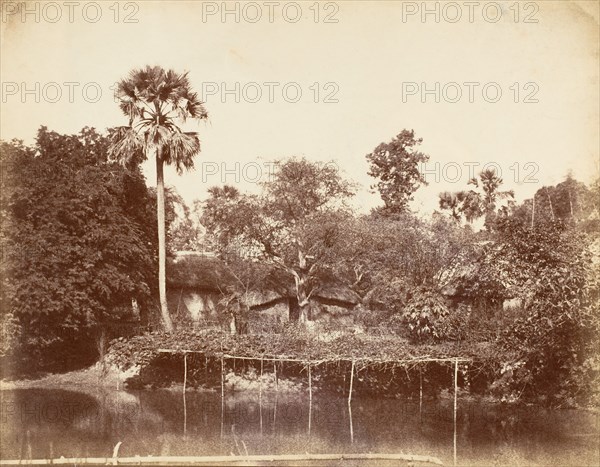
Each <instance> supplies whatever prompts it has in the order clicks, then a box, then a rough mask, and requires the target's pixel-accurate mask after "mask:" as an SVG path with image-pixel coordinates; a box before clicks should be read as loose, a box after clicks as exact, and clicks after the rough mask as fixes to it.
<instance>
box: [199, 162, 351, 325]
mask: <svg viewBox="0 0 600 467" xmlns="http://www.w3.org/2000/svg"><path fill="white" fill-rule="evenodd" d="M263 188H264V191H263V193H262V194H261V195H259V196H257V195H244V194H241V193H240V192H239V191H238V190H237V189H235V188H233V187H223V188H212V189H211V190H210V191H209V193H210V198H209V199H208V200H207V201H206V203H205V209H204V215H203V218H202V223H203V225H204V226H205V227H206V228H207V231H208V232H209V234H210V235H212V237H213V238H214V239H215V242H216V243H217V245H219V247H220V248H221V249H222V250H223V249H226V250H232V249H233V250H235V251H237V252H238V254H239V255H240V256H241V257H246V258H259V259H261V260H263V261H266V262H267V263H268V264H271V265H272V266H274V267H276V268H278V269H279V270H280V271H282V272H283V273H285V274H286V275H287V276H288V277H289V278H290V279H292V280H293V282H294V289H295V292H296V297H297V300H298V306H299V310H300V312H299V319H300V321H301V322H306V321H308V320H309V319H310V298H311V296H312V294H313V293H314V292H315V291H316V290H317V289H318V287H319V285H320V284H321V283H322V277H323V274H325V273H326V271H327V269H328V265H329V264H330V263H331V262H332V261H334V260H335V254H334V253H335V249H334V245H335V244H336V243H337V242H338V241H339V239H340V238H341V237H342V236H343V234H344V233H343V230H342V228H341V226H342V225H343V220H344V219H346V218H347V217H348V216H349V214H348V210H347V208H346V206H345V200H346V199H347V198H348V197H350V196H352V195H353V187H352V185H351V184H350V183H348V182H346V181H344V180H343V179H342V178H341V177H340V175H339V173H338V170H337V167H335V166H334V165H333V164H325V165H321V164H317V163H312V162H309V161H307V160H306V159H304V158H302V159H296V158H291V159H287V160H282V161H277V162H276V163H275V172H274V174H273V176H272V177H271V179H270V180H269V181H266V182H265V183H264V184H263Z"/></svg>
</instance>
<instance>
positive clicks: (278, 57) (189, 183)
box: [0, 0, 600, 214]
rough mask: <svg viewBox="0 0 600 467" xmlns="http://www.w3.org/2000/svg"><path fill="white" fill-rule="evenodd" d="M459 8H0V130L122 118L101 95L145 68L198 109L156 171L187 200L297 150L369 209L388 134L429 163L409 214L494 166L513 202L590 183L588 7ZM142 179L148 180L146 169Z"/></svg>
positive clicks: (593, 17)
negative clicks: (184, 147)
mask: <svg viewBox="0 0 600 467" xmlns="http://www.w3.org/2000/svg"><path fill="white" fill-rule="evenodd" d="M475 3H476V4H477V5H474V4H469V2H454V3H453V2H427V3H426V4H424V3H422V2H400V1H396V2H376V1H369V2H366V1H365V2H361V1H339V2H321V3H319V4H317V3H315V2H314V1H310V2H296V3H294V2H286V1H279V2H274V3H269V2H251V3H244V2H228V3H227V5H226V8H228V9H229V11H230V13H229V14H226V15H225V17H223V16H222V13H223V8H224V6H223V3H222V2H199V1H198V2H191V1H189V2H183V1H169V2H166V1H165V2H162V1H139V2H120V4H116V3H115V2H114V0H111V1H109V2H96V3H94V2H87V1H78V2H75V3H72V4H69V3H68V2H62V1H58V2H27V6H26V8H27V11H25V12H24V11H22V8H23V7H22V6H20V5H17V4H16V3H14V2H6V1H2V7H3V10H2V32H1V34H2V37H1V40H2V46H1V47H2V49H1V70H0V80H1V81H2V110H1V113H0V119H1V120H0V136H1V138H2V139H4V140H10V139H12V138H19V139H23V140H25V141H26V142H28V143H31V142H33V138H34V136H35V132H36V130H37V128H39V126H40V125H46V126H48V127H49V128H50V129H52V130H55V131H57V132H61V133H76V132H78V131H79V130H81V128H83V127H84V126H93V127H96V128H97V129H99V130H102V131H104V130H105V129H106V128H107V127H111V126H116V125H124V124H126V118H125V117H124V116H123V115H122V114H121V113H120V111H119V109H118V107H117V105H116V103H115V102H114V99H113V96H112V91H111V90H110V88H111V86H112V85H113V83H115V82H116V81H118V80H119V79H120V78H122V77H125V76H126V75H127V73H128V72H129V71H130V70H131V69H132V68H137V67H141V66H144V65H146V64H151V65H161V66H163V67H165V68H171V67H172V68H174V69H175V70H176V71H189V73H190V75H189V76H190V79H191V82H192V84H193V87H194V88H195V90H197V91H198V92H199V93H200V94H202V95H203V98H204V100H205V101H206V108H207V110H208V112H209V115H210V120H209V121H208V122H207V123H201V124H200V126H199V127H198V130H199V132H200V137H201V140H202V152H201V154H200V155H199V156H198V158H197V170H196V171H195V172H191V173H188V174H186V175H184V176H181V177H179V176H177V175H176V174H175V172H174V171H173V170H167V171H166V177H167V183H168V184H170V185H174V186H175V187H176V188H177V190H178V191H179V192H180V193H181V195H182V196H183V197H184V199H185V200H186V201H187V202H191V201H192V200H194V199H196V198H204V197H205V195H206V189H207V188H208V187H210V186H213V185H222V184H223V182H227V183H229V184H234V185H235V184H236V183H235V182H236V180H235V177H236V176H238V177H240V178H244V176H245V177H246V178H249V179H250V180H247V181H246V182H242V183H240V184H239V186H240V188H241V189H242V190H245V189H256V185H255V184H253V183H252V181H253V180H254V179H256V177H257V175H258V174H257V169H259V170H261V171H262V172H263V175H265V176H266V174H267V172H268V170H269V166H268V164H267V162H268V161H270V160H273V159H277V158H283V157H287V156H294V155H296V156H298V155H302V156H306V157H307V158H308V159H310V160H315V161H317V160H319V161H329V160H334V161H335V162H336V164H338V165H339V166H340V168H341V169H342V170H343V172H344V174H345V176H346V177H348V178H350V179H352V180H354V181H356V182H357V183H359V184H360V185H361V186H362V188H361V190H360V194H359V196H358V197H357V199H356V202H355V205H356V206H357V207H358V208H361V209H363V210H367V209H368V208H370V207H373V206H375V205H377V204H379V202H380V201H379V198H378V195H374V194H370V193H369V190H368V186H369V185H370V184H371V183H373V180H372V179H370V177H368V176H367V175H366V172H367V170H368V165H367V162H366V160H365V155H366V154H367V153H369V152H371V151H372V150H373V149H374V148H375V147H376V146H377V145H378V144H379V143H381V142H384V141H385V142H387V141H389V140H391V138H392V137H393V136H394V135H396V134H398V133H399V132H400V131H401V130H402V129H404V128H407V129H414V130H415V132H416V135H417V136H418V137H421V138H423V145H422V147H421V150H422V151H423V152H425V153H427V154H429V155H430V157H431V159H430V162H429V164H427V167H426V168H425V169H426V170H428V171H429V172H430V174H429V175H428V180H429V182H430V184H429V186H427V187H424V188H421V189H420V190H419V191H418V192H417V194H416V200H415V202H414V203H413V205H412V207H413V208H414V209H416V210H419V211H420V212H421V213H423V214H428V213H430V212H431V211H432V210H433V209H435V208H436V207H437V195H438V193H439V192H440V191H444V190H450V191H455V190H460V189H464V188H465V186H466V183H467V181H468V176H469V168H468V164H471V163H472V164H473V165H472V167H474V170H475V171H476V172H478V171H479V170H481V168H482V167H483V165H484V164H486V163H495V164H497V165H496V167H498V168H499V169H500V171H501V175H502V177H503V179H504V181H505V188H506V189H511V188H512V189H514V190H515V192H516V195H517V199H518V200H523V199H524V198H527V197H530V196H531V195H532V194H533V193H534V192H535V190H537V189H538V188H539V187H541V186H543V185H549V184H556V183H558V182H560V181H562V180H563V179H564V177H565V176H566V174H567V173H568V172H569V171H572V172H573V174H574V175H575V177H576V178H578V179H580V180H582V181H585V182H586V183H589V182H591V181H592V180H593V179H595V178H596V177H598V174H599V166H598V159H599V146H600V141H599V136H598V128H599V123H600V122H599V102H600V96H599V63H598V62H599V48H598V42H599V33H598V31H599V20H598V18H599V3H598V2H597V1H589V2H567V1H538V2H515V1H514V0H513V1H510V2H502V1H501V2H486V1H480V2H475ZM424 5H426V7H427V8H428V9H429V10H430V13H428V14H426V16H425V17H423V16H422V14H423V13H424V11H423V7H424ZM498 5H500V6H501V9H500V10H499V9H498V8H497V6H498ZM117 6H118V8H117ZM436 10H437V11H436ZM24 13H26V14H24ZM259 13H260V17H259ZM317 13H318V18H317V17H316V15H317ZM236 14H237V15H238V16H237V18H236ZM297 14H301V15H302V16H301V17H299V19H298V20H297V22H294V21H295V20H296V15H297ZM459 14H460V18H459V17H458V16H459ZM436 15H438V17H437V18H436ZM496 19H497V21H496ZM126 20H128V21H137V23H134V22H126ZM315 20H317V21H315ZM326 20H327V21H326ZM332 20H337V22H330V21H332ZM436 20H437V21H436ZM517 20H518V21H517ZM526 20H527V21H528V22H526ZM94 21H95V22H94ZM451 21H455V22H451ZM494 21H496V22H494ZM532 21H537V22H532ZM65 83H67V84H65ZM68 83H73V84H68ZM236 83H239V84H238V86H239V87H238V88H237V90H236ZM265 83H267V84H265ZM268 83H272V84H268ZM315 83H316V84H315ZM327 83H329V84H327ZM436 83H437V86H438V89H439V91H436ZM449 83H454V84H449ZM464 83H472V84H464ZM528 83H529V84H528ZM84 88H85V92H84ZM284 88H285V90H286V92H285V93H284V92H283V89H284ZM484 88H485V90H486V91H485V93H484V92H483V89H484ZM98 90H99V91H100V93H101V94H100V95H99V96H98V98H97V97H96V96H97V91H98ZM227 90H229V91H230V92H229V93H227V92H226V91H227ZM298 90H300V91H301V93H302V94H301V96H300V98H299V101H298V102H292V101H293V100H294V99H295V97H296V92H297V91H298ZM317 90H318V93H317ZM423 90H430V91H431V92H430V93H429V94H424V95H422V93H421V91H423ZM498 90H500V91H501V93H502V94H501V96H499V98H498V101H497V102H492V101H493V100H495V99H496V92H497V91H498ZM270 91H271V92H272V99H270V97H271V96H269V93H270ZM457 91H459V92H461V93H462V94H461V96H458V95H457ZM257 92H260V93H261V94H260V95H258V94H257ZM470 92H471V93H472V96H470V95H469V94H470ZM70 93H71V94H72V95H69V94H70ZM436 98H437V99H438V100H439V102H435V100H436ZM36 100H37V101H38V102H36ZM236 100H237V101H238V102H236ZM252 100H255V101H257V102H251V101H252ZM315 100H316V101H317V102H315ZM326 100H330V101H332V102H325V101H326ZM453 100H454V101H457V102H452V101H453ZM515 100H517V101H518V102H515ZM527 100H529V101H532V102H525V101H527ZM271 101H272V102H271ZM436 163H439V166H436ZM528 163H529V165H527V164H528ZM236 164H239V165H236ZM465 164H467V165H465ZM474 164H479V165H474ZM457 167H458V168H460V169H461V173H457V171H456V168H457ZM144 171H145V173H146V176H147V177H148V183H149V184H151V185H152V184H154V182H155V180H154V177H155V172H154V168H153V164H152V163H147V164H145V165H144ZM227 171H228V172H227ZM434 172H437V174H438V177H439V179H438V181H436V179H435V178H436V176H435V174H434ZM444 174H445V177H444ZM527 176H529V179H528V181H529V183H524V179H526V177H527ZM444 178H446V180H444ZM452 179H454V180H455V181H454V182H452ZM536 180H537V182H536Z"/></svg>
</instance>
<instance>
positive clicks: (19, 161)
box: [0, 127, 156, 370]
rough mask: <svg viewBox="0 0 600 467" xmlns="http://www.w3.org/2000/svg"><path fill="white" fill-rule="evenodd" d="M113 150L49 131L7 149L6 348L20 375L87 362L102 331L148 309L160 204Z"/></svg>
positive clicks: (103, 141)
mask: <svg viewBox="0 0 600 467" xmlns="http://www.w3.org/2000/svg"><path fill="white" fill-rule="evenodd" d="M108 145H109V141H108V139H107V138H106V137H104V136H101V135H99V134H98V133H96V132H95V131H94V130H93V129H89V128H85V129H83V130H82V131H81V133H79V134H78V135H72V136H66V135H60V134H58V133H55V132H51V131H48V130H47V129H46V128H45V127H42V128H41V129H40V130H39V132H38V135H37V139H36V144H35V146H34V147H31V148H29V147H25V146H23V145H22V143H20V142H16V141H13V142H10V143H7V142H2V143H1V150H2V166H3V167H2V169H3V170H2V173H3V177H2V187H1V192H2V206H1V209H0V216H1V221H2V233H1V235H0V243H1V245H2V252H3V264H2V294H1V298H2V306H1V309H2V322H3V325H6V326H7V327H5V328H4V329H3V331H4V332H7V337H11V345H10V347H7V348H5V349H4V352H5V356H6V355H7V354H8V355H10V356H11V357H12V358H14V359H17V361H16V364H18V366H20V367H21V369H27V370H35V369H39V368H49V367H51V366H52V365H54V368H57V365H59V366H60V365H62V366H63V367H67V366H68V365H70V364H71V365H74V364H77V363H78V364H81V363H84V362H86V360H87V362H89V359H91V358H94V357H95V356H96V351H97V349H96V347H95V343H94V342H95V339H94V337H95V334H96V333H97V332H98V330H100V329H104V328H106V327H109V326H111V325H112V324H113V323H119V322H123V321H129V322H131V321H132V320H135V319H137V318H136V316H135V312H134V307H133V303H137V304H138V305H139V309H140V311H141V312H142V313H143V312H145V311H146V310H148V308H149V306H150V305H151V299H152V292H153V288H152V286H151V278H152V277H153V275H154V274H155V271H156V263H155V256H154V253H153V252H154V251H155V246H156V245H155V240H154V239H155V237H156V227H155V218H154V216H153V208H154V199H153V198H152V196H151V194H150V193H149V192H148V190H147V188H146V185H145V180H144V178H143V176H142V175H141V173H140V171H139V169H134V170H128V169H124V168H123V167H121V166H119V165H117V164H114V163H110V162H108V160H107V149H108Z"/></svg>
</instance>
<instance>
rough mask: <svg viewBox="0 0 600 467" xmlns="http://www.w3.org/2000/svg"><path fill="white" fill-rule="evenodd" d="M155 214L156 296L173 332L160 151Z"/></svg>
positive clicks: (158, 154) (167, 324)
mask: <svg viewBox="0 0 600 467" xmlns="http://www.w3.org/2000/svg"><path fill="white" fill-rule="evenodd" d="M156 214H157V218H158V296H159V299H160V314H161V317H162V321H163V325H164V327H165V330H166V331H167V332H171V331H173V322H172V321H171V315H170V314H169V307H168V305H167V277H166V263H167V242H166V232H165V179H164V173H163V160H162V155H161V152H160V149H157V152H156Z"/></svg>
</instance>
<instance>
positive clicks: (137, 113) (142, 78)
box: [110, 66, 208, 331]
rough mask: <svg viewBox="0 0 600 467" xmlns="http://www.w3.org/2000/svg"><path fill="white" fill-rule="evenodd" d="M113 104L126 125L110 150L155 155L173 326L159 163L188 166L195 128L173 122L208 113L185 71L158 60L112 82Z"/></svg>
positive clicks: (124, 156) (161, 273)
mask: <svg viewBox="0 0 600 467" xmlns="http://www.w3.org/2000/svg"><path fill="white" fill-rule="evenodd" d="M116 97H117V98H118V99H119V107H120V108H121V110H122V111H123V113H124V114H125V115H126V116H127V117H129V125H127V126H121V127H117V128H115V130H114V131H113V132H112V134H111V146H110V154H111V156H112V157H113V158H115V159H117V160H120V161H121V162H122V163H124V164H126V165H129V164H132V163H139V162H141V161H140V160H139V159H140V158H141V159H142V160H146V159H148V158H149V157H151V156H154V157H155V159H156V210H157V217H158V285H159V288H158V290H159V297H160V309H161V316H162V320H163V324H164V327H165V329H166V330H167V331H172V330H173V322H172V320H171V316H170V315H169V309H168V306H167V296H166V272H165V266H166V240H165V186H164V174H163V167H164V164H167V165H170V164H173V165H174V166H175V168H176V169H177V172H178V173H179V174H181V173H182V172H183V170H184V169H191V168H193V167H194V156H195V155H196V154H198V153H199V152H200V140H199V138H198V134H197V133H196V132H184V131H182V129H181V128H180V127H179V126H178V124H181V123H185V122H186V120H187V119H195V120H198V121H200V120H203V119H206V118H208V114H207V112H206V110H205V109H204V106H203V103H202V102H201V101H200V100H199V98H198V95H197V94H196V93H195V92H192V90H191V85H190V82H189V80H188V77H187V73H184V74H178V73H175V72H174V71H173V70H169V71H165V70H164V69H163V68H161V67H158V66H154V67H151V66H146V67H145V68H142V69H138V70H133V71H132V72H131V73H130V74H129V76H128V77H127V78H125V79H123V80H121V81H120V82H119V84H118V87H117V91H116Z"/></svg>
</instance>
